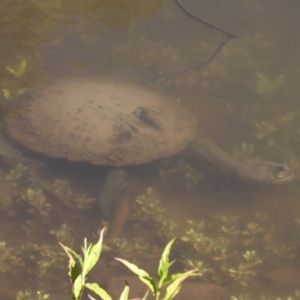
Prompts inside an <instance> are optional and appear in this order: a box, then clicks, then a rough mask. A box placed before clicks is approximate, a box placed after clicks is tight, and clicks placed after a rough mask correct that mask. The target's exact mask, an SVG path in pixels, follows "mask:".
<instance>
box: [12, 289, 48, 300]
mask: <svg viewBox="0 0 300 300" xmlns="http://www.w3.org/2000/svg"><path fill="white" fill-rule="evenodd" d="M48 298H49V294H44V293H43V292H41V291H37V292H36V293H34V292H33V291H31V290H26V291H19V292H18V293H17V300H46V299H48Z"/></svg>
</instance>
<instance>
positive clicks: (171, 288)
mask: <svg viewBox="0 0 300 300" xmlns="http://www.w3.org/2000/svg"><path fill="white" fill-rule="evenodd" d="M103 233H104V229H103V230H102V231H101V233H100V238H99V240H98V242H97V243H96V244H94V245H92V244H90V245H89V246H87V241H86V239H85V240H84V246H83V247H82V252H83V257H81V256H80V255H78V254H77V253H76V252H75V251H73V250H72V249H70V248H69V247H66V246H64V245H63V244H61V243H60V245H61V246H62V248H63V249H64V251H65V252H66V254H67V256H68V258H69V277H70V280H71V283H72V294H73V299H74V300H80V299H81V297H82V294H83V291H84V290H85V289H88V290H90V291H92V292H94V293H95V294H96V295H98V296H99V297H101V298H102V299H103V300H111V297H110V296H109V295H108V294H107V292H106V291H105V290H104V289H102V288H101V287H100V286H99V285H98V284H97V283H87V282H86V276H87V275H88V273H89V272H90V271H91V269H92V268H93V267H94V266H95V264H96V262H97V261H98V259H99V257H100V254H101V251H102V242H103ZM174 240H175V239H173V240H171V241H170V242H169V243H168V244H167V246H166V247H165V249H164V251H163V253H162V256H161V259H160V262H159V266H158V283H156V282H155V280H154V279H153V278H152V277H151V276H150V275H149V274H148V273H147V272H146V271H144V270H142V269H140V268H138V267H137V266H136V265H134V264H132V263H130V262H128V261H127V260H124V259H121V258H116V260H117V261H119V262H121V263H122V264H124V265H125V266H126V267H127V268H129V269H130V270H131V271H132V272H133V273H135V274H136V275H137V276H138V277H139V279H140V280H141V281H142V282H143V283H144V284H146V286H147V287H148V288H149V290H150V291H151V293H152V295H153V297H154V299H155V300H159V299H162V300H171V299H173V297H174V296H175V295H177V294H178V292H179V291H180V288H181V284H182V282H183V281H184V280H185V279H187V278H188V277H192V276H197V275H199V274H197V273H196V272H197V269H194V270H190V271H187V272H185V273H177V274H173V275H169V269H170V267H171V266H172V265H173V263H174V261H171V262H170V261H169V254H170V250H171V246H172V244H173V243H174ZM163 288H165V289H166V290H165V295H164V296H163V297H162V298H161V293H162V289H163ZM148 293H149V292H146V294H145V296H144V297H143V300H145V299H146V298H147V296H148ZM128 294H129V287H128V286H127V285H126V286H125V288H124V290H123V292H122V294H121V296H120V300H126V299H128ZM90 299H94V298H93V297H92V296H90Z"/></svg>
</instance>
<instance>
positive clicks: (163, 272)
mask: <svg viewBox="0 0 300 300" xmlns="http://www.w3.org/2000/svg"><path fill="white" fill-rule="evenodd" d="M174 241H175V238H174V239H172V240H171V241H170V242H169V243H168V244H167V246H166V247H165V249H164V251H163V253H162V255H161V259H160V261H159V266H158V272H157V275H158V278H159V283H158V289H160V288H161V287H162V286H163V283H164V280H165V278H166V277H167V276H168V272H169V269H170V267H171V265H172V264H173V263H174V261H172V262H171V263H170V262H169V255H170V251H171V247H172V245H173V243H174Z"/></svg>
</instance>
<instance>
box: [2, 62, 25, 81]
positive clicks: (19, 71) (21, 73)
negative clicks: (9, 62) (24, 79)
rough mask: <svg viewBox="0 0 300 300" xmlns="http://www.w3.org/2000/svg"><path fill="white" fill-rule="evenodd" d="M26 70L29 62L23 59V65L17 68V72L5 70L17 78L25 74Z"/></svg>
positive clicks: (11, 69)
mask: <svg viewBox="0 0 300 300" xmlns="http://www.w3.org/2000/svg"><path fill="white" fill-rule="evenodd" d="M26 68H27V61H26V59H23V60H22V61H21V63H20V64H19V66H17V68H16V69H15V70H14V69H13V68H10V67H6V68H5V69H6V70H7V71H9V72H10V73H11V74H13V75H14V76H15V78H18V77H20V76H22V75H23V74H24V72H25V70H26Z"/></svg>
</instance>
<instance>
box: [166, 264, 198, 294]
mask: <svg viewBox="0 0 300 300" xmlns="http://www.w3.org/2000/svg"><path fill="white" fill-rule="evenodd" d="M196 271H198V269H194V270H190V271H187V272H185V273H178V274H174V275H172V276H171V277H173V278H176V279H175V280H174V281H173V282H172V283H171V284H170V285H169V286H168V287H167V288H166V294H165V296H164V297H163V299H162V300H170V299H173V298H174V297H175V296H176V295H177V294H178V293H179V291H180V289H181V284H182V282H183V281H184V280H185V279H187V278H188V277H190V276H196V275H197V274H194V273H195V272H196Z"/></svg>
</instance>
